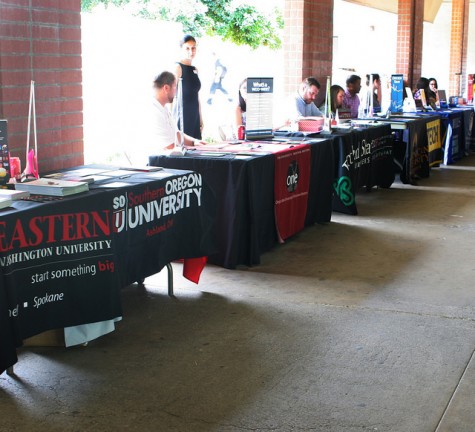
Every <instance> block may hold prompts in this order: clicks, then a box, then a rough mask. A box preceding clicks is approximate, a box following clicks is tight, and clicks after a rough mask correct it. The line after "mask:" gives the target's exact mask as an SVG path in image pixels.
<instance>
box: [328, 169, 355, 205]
mask: <svg viewBox="0 0 475 432" xmlns="http://www.w3.org/2000/svg"><path fill="white" fill-rule="evenodd" d="M333 187H334V188H335V192H336V194H337V195H338V198H340V200H341V202H342V203H343V204H344V205H345V206H347V207H348V206H350V205H352V204H354V203H355V196H354V194H353V192H352V185H351V179H350V178H349V177H346V176H343V177H340V178H339V179H338V181H336V182H335V183H333Z"/></svg>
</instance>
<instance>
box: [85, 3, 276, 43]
mask: <svg viewBox="0 0 475 432" xmlns="http://www.w3.org/2000/svg"><path fill="white" fill-rule="evenodd" d="M98 5H103V6H105V7H107V6H109V5H113V6H116V7H122V8H127V9H128V10H130V11H131V13H132V14H134V15H137V16H141V17H143V18H148V19H156V20H164V21H175V22H179V23H181V24H182V25H183V30H184V31H185V32H186V33H192V34H193V35H196V36H202V35H203V34H208V35H210V36H213V35H218V36H220V37H221V38H222V39H223V40H229V41H231V42H234V43H235V44H237V45H248V46H250V47H251V48H257V47H259V46H261V45H263V46H268V47H270V48H275V49H277V48H280V46H281V37H280V35H281V31H282V29H283V19H282V14H281V12H280V11H279V10H278V9H274V10H273V11H272V13H270V14H266V15H264V14H262V13H261V12H259V11H258V10H257V9H256V8H255V7H254V6H250V5H246V4H241V5H238V6H233V1H232V0H186V1H179V2H176V1H175V2H174V1H170V0H82V3H81V8H82V10H83V11H85V12H87V11H92V10H93V9H94V8H95V7H96V6H98Z"/></svg>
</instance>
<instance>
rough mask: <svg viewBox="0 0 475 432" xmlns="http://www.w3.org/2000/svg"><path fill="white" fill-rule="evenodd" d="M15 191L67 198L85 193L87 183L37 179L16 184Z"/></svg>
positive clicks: (87, 187) (87, 188)
mask: <svg viewBox="0 0 475 432" xmlns="http://www.w3.org/2000/svg"><path fill="white" fill-rule="evenodd" d="M15 189H16V190H21V191H28V192H30V193H31V194H35V195H50V196H68V195H75V194H78V193H81V192H87V191H88V190H89V186H88V184H87V182H80V181H71V180H58V179H51V178H39V179H37V180H33V181H29V182H25V183H17V184H16V185H15Z"/></svg>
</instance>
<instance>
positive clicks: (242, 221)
mask: <svg viewBox="0 0 475 432" xmlns="http://www.w3.org/2000/svg"><path fill="white" fill-rule="evenodd" d="M305 142H306V143H308V144H310V145H311V160H310V164H311V167H310V186H309V194H308V205H307V213H306V218H305V224H306V225H311V224H313V223H316V222H317V223H324V222H329V221H330V219H331V212H332V208H331V205H332V193H333V191H332V183H333V176H334V162H333V147H332V142H333V139H332V138H330V139H308V140H306V141H305ZM149 163H150V165H153V166H163V167H168V168H172V167H173V168H180V169H190V170H193V171H196V172H199V173H201V174H202V175H203V178H204V179H205V180H206V182H207V184H208V185H209V186H210V187H211V189H212V190H213V191H214V193H215V196H216V202H217V203H218V208H217V212H216V225H215V231H214V234H215V238H216V243H217V245H218V252H217V253H215V254H213V255H211V256H210V257H209V262H211V263H213V264H216V265H220V266H223V267H226V268H231V269H233V268H236V266H238V265H247V266H252V265H256V264H259V263H260V256H261V254H262V253H263V252H266V251H267V250H269V249H271V248H272V247H273V246H274V245H275V244H276V243H277V241H278V239H277V232H276V227H275V213H274V172H275V157H274V154H267V155H258V156H253V157H249V158H246V159H242V158H240V157H239V156H238V157H234V155H232V154H231V155H227V156H209V155H208V156H207V157H204V156H199V155H198V153H197V152H189V153H188V154H187V155H186V156H178V157H177V156H164V155H157V156H151V157H150V158H149Z"/></svg>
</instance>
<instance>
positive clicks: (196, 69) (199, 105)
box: [195, 66, 204, 133]
mask: <svg viewBox="0 0 475 432" xmlns="http://www.w3.org/2000/svg"><path fill="white" fill-rule="evenodd" d="M195 72H196V74H197V75H198V68H197V67H196V66H195ZM198 112H199V113H200V132H201V133H203V128H204V123H203V115H202V112H201V100H200V96H199V92H198Z"/></svg>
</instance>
